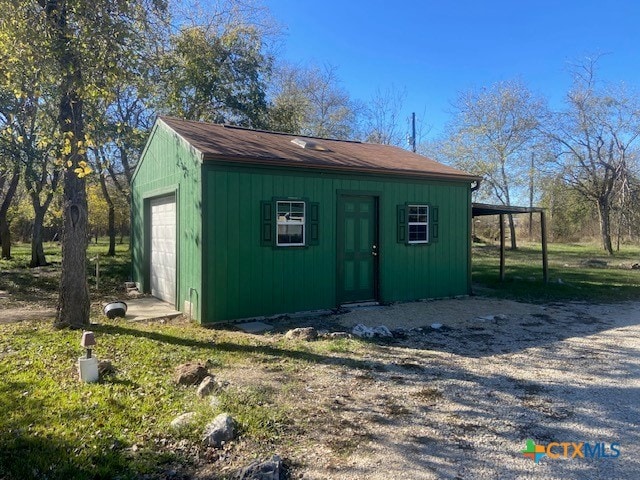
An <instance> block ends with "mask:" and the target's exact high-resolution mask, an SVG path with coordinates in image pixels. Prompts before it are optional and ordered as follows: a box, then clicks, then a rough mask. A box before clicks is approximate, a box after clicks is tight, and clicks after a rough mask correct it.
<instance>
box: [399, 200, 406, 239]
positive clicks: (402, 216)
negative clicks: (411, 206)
mask: <svg viewBox="0 0 640 480" xmlns="http://www.w3.org/2000/svg"><path fill="white" fill-rule="evenodd" d="M406 242H407V206H406V205H398V243H406Z"/></svg>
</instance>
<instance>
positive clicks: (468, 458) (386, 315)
mask: <svg viewBox="0 0 640 480" xmlns="http://www.w3.org/2000/svg"><path fill="white" fill-rule="evenodd" d="M446 302H449V303H448V304H447V303H446ZM456 302H458V303H456ZM447 313H448V314H449V315H448V316H447ZM331 322H334V323H341V324H343V325H345V326H352V325H354V324H356V323H365V324H367V325H369V326H375V325H379V324H386V325H387V326H389V327H390V328H392V329H394V328H399V327H400V326H404V327H405V329H406V337H405V338H403V339H400V340H395V339H394V340H393V341H391V342H390V343H388V344H384V343H383V344H381V345H375V346H372V349H371V353H370V354H369V355H368V356H367V357H365V358H364V360H365V361H369V362H371V365H372V368H371V369H370V370H368V371H362V370H359V369H355V370H354V369H346V368H345V369H343V370H342V371H339V372H338V373H337V374H336V369H335V368H334V367H329V366H325V367H323V368H324V374H323V373H322V372H321V371H318V370H316V372H315V373H314V375H313V377H311V378H308V379H307V382H308V389H307V392H306V393H305V395H307V397H305V398H301V399H300V400H301V401H306V402H307V405H314V404H315V405H317V412H316V413H317V415H318V416H317V418H318V422H317V425H316V426H317V428H316V431H315V432H308V434H307V440H310V441H311V442H313V441H314V440H313V437H314V435H316V436H317V439H316V441H315V446H314V447H312V448H309V449H307V450H306V451H304V452H300V451H298V452H297V453H294V454H293V456H302V457H304V458H303V459H301V460H302V463H303V464H306V465H307V468H305V469H304V470H305V471H304V474H303V476H302V478H308V479H318V480H319V479H325V480H327V479H350V480H351V479H373V480H376V479H380V480H382V479H415V480H419V479H441V478H451V479H458V478H460V479H485V478H486V479H496V478H505V479H510V478H513V479H526V478H532V479H533V478H535V479H541V478H550V479H558V478H563V479H596V478H601V479H621V478H622V479H636V478H640V456H639V455H638V450H639V447H640V430H639V427H640V303H622V304H616V305H589V304H580V303H571V304H552V305H546V306H539V305H538V306H536V305H527V304H520V303H515V302H503V301H493V300H483V299H465V300H449V301H445V303H443V302H426V303H415V304H404V305H395V306H392V307H379V308H369V309H366V308H365V309H358V310H355V311H353V312H351V313H347V314H343V315H338V316H334V317H332V318H331ZM435 322H438V323H442V324H443V326H442V327H441V328H439V329H433V328H431V327H430V326H429V325H430V324H431V323H435ZM416 327H424V328H422V330H418V329H416ZM314 392H317V394H316V393H314ZM314 402H315V403H314ZM311 413H313V412H311ZM331 426H333V427H331ZM331 428H333V431H332V432H330V431H324V435H323V434H322V433H321V432H323V429H324V430H331ZM329 433H331V434H332V435H333V437H334V441H333V443H330V444H328V443H327V440H326V438H325V437H326V434H329ZM528 439H530V440H533V441H534V442H535V443H536V444H539V445H547V444H549V443H550V442H558V443H562V442H569V445H568V446H567V453H568V456H569V457H571V456H573V455H574V447H573V445H571V444H572V443H575V444H576V446H577V447H578V448H577V450H578V451H579V452H580V453H582V454H585V453H586V455H585V457H590V456H591V457H598V456H599V457H600V458H581V456H580V453H576V454H575V458H564V451H563V450H564V447H563V446H562V445H559V446H554V447H552V450H551V452H552V455H554V456H555V454H559V458H551V457H550V456H545V457H542V458H541V459H540V460H539V462H538V463H534V461H533V460H532V459H530V458H525V456H524V455H523V453H522V450H523V449H525V447H526V441H527V440H528ZM581 442H583V446H582V447H579V444H580V443H581ZM585 443H588V444H589V446H588V447H585V446H584V444H585ZM596 444H600V446H599V447H597V446H596ZM611 444H618V445H619V446H616V445H614V446H613V449H612V448H611ZM585 448H588V449H589V450H590V451H591V454H589V452H588V451H587V452H585ZM595 449H600V450H598V455H596V454H595V453H594V452H595V451H596V450H595ZM616 449H619V456H617V457H615V458H614V457H613V456H614V455H615V450H616ZM604 455H607V457H606V458H605V457H604Z"/></svg>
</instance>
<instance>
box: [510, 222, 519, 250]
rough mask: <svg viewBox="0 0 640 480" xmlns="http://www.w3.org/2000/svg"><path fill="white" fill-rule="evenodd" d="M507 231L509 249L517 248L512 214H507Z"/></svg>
mask: <svg viewBox="0 0 640 480" xmlns="http://www.w3.org/2000/svg"><path fill="white" fill-rule="evenodd" d="M508 216H509V233H510V235H511V250H517V249H518V245H517V243H516V224H515V222H514V221H513V215H512V214H509V215H508Z"/></svg>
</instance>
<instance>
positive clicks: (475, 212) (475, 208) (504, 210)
mask: <svg viewBox="0 0 640 480" xmlns="http://www.w3.org/2000/svg"><path fill="white" fill-rule="evenodd" d="M542 211H544V208H541V207H516V206H506V205H490V204H488V203H472V204H471V214H472V216H474V217H481V216H483V215H500V214H505V215H507V214H509V213H536V212H542Z"/></svg>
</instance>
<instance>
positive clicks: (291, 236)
mask: <svg viewBox="0 0 640 480" xmlns="http://www.w3.org/2000/svg"><path fill="white" fill-rule="evenodd" d="M303 242H304V236H303V226H302V225H278V243H279V244H281V245H282V244H288V243H303Z"/></svg>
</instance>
